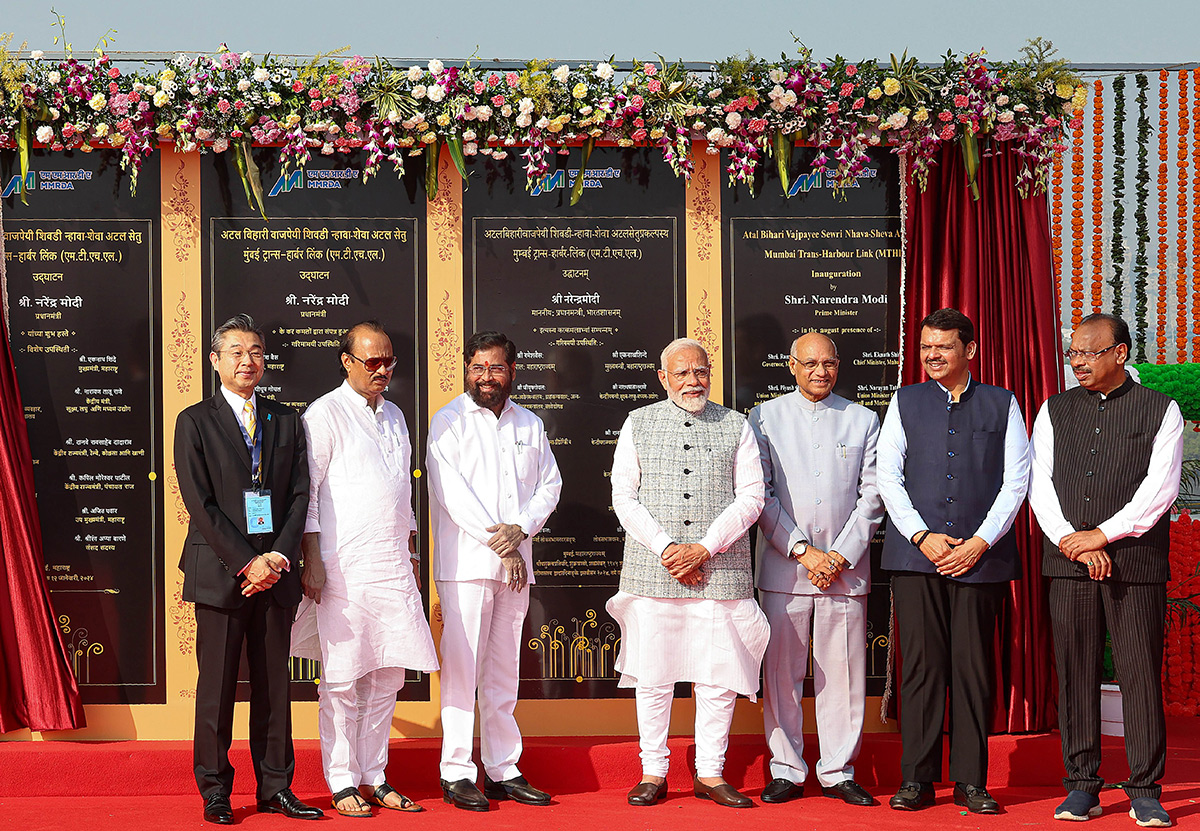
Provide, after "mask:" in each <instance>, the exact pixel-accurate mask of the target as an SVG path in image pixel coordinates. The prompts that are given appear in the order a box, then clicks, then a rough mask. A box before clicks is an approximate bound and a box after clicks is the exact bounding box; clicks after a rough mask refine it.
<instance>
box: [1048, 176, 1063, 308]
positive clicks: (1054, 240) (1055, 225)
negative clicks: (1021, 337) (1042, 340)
mask: <svg viewBox="0 0 1200 831" xmlns="http://www.w3.org/2000/svg"><path fill="white" fill-rule="evenodd" d="M1062 228H1063V160H1062V153H1055V154H1054V162H1053V165H1052V167H1051V172H1050V256H1051V257H1052V258H1053V260H1054V304H1055V305H1054V308H1056V309H1062V278H1063V257H1062Z"/></svg>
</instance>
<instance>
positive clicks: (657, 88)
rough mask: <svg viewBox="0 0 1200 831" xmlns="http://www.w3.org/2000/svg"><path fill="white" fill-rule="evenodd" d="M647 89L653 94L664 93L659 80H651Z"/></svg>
mask: <svg viewBox="0 0 1200 831" xmlns="http://www.w3.org/2000/svg"><path fill="white" fill-rule="evenodd" d="M646 89H648V90H650V91H651V92H662V83H661V82H660V81H657V80H651V81H650V82H649V83H648V84H646Z"/></svg>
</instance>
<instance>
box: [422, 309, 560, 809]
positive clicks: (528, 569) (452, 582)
mask: <svg viewBox="0 0 1200 831" xmlns="http://www.w3.org/2000/svg"><path fill="white" fill-rule="evenodd" d="M463 353H464V358H465V370H466V372H465V375H466V378H465V381H466V389H467V391H466V392H465V393H463V394H462V395H460V396H458V397H457V398H455V399H454V400H453V401H451V402H450V403H449V404H447V405H446V406H445V407H443V408H442V409H440V410H438V412H437V413H436V414H435V415H434V417H433V421H432V423H431V424H430V425H429V452H428V454H427V455H426V461H425V464H426V467H427V468H428V470H429V490H430V494H431V495H432V497H433V500H432V503H433V504H432V506H431V507H432V514H433V536H434V558H433V579H434V581H435V583H436V585H437V590H438V597H439V598H440V601H441V606H442V641H441V647H442V674H441V702H442V761H441V774H442V776H441V779H442V783H441V784H442V793H443V797H444V799H445V801H446V802H449V803H451V804H453V805H454V806H456V807H458V808H462V809H464V810H468V811H486V810H488V799H512V800H514V801H516V802H521V803H523V804H527V805H547V804H549V803H550V796H549V794H546V793H545V792H543V791H540V790H538V789H536V788H534V787H532V786H531V785H530V784H529V783H528V782H527V781H526V780H525V777H524V776H522V775H521V771H520V769H519V768H518V767H517V762H518V761H519V760H520V758H521V732H520V730H519V729H518V728H517V720H516V719H515V718H514V717H513V710H514V708H515V707H516V704H517V685H518V669H519V661H520V650H521V628H522V624H523V623H524V620H525V614H526V612H527V611H528V609H529V584H530V583H532V582H533V539H532V538H533V536H534V535H535V534H537V532H538V531H540V530H541V529H542V526H544V525H545V524H546V520H547V519H549V518H550V514H551V513H552V512H553V511H554V508H555V506H557V505H558V496H559V493H560V492H561V491H562V477H561V476H560V475H559V472H558V464H557V463H556V462H555V460H554V454H553V453H552V452H551V451H550V442H549V440H548V439H547V437H546V430H545V427H544V425H543V424H542V420H541V419H540V418H538V417H537V416H536V415H534V414H533V413H531V412H529V410H526V409H525V408H524V407H522V406H520V405H519V404H516V403H514V402H513V401H512V400H510V398H509V395H510V394H511V392H512V383H513V377H514V375H515V372H516V357H517V349H516V346H515V345H514V344H513V342H512V341H511V340H509V339H508V337H507V336H505V335H504V334H503V333H500V332H479V333H477V334H474V335H472V336H471V337H470V339H468V341H467V344H466V348H465V349H464V350H463ZM477 689H478V695H479V728H480V730H479V732H480V756H481V760H482V762H483V769H484V776H485V778H484V792H483V793H480V792H479V789H478V788H477V787H476V784H475V780H476V778H477V776H478V770H477V768H476V767H475V763H474V762H473V761H472V759H471V749H472V744H473V735H474V730H475V696H476V690H477Z"/></svg>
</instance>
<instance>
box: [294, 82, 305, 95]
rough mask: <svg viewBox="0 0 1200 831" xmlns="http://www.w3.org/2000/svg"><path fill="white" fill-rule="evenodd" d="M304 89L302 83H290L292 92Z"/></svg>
mask: <svg viewBox="0 0 1200 831" xmlns="http://www.w3.org/2000/svg"><path fill="white" fill-rule="evenodd" d="M302 89H304V82H303V81H292V92H299V91H300V90H302Z"/></svg>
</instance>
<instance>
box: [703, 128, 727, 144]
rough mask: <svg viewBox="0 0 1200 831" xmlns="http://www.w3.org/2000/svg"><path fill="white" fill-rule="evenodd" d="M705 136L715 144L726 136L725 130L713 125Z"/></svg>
mask: <svg viewBox="0 0 1200 831" xmlns="http://www.w3.org/2000/svg"><path fill="white" fill-rule="evenodd" d="M705 138H707V139H708V140H709V141H711V142H712V143H713V144H717V143H719V142H720V141H721V139H723V138H725V131H724V130H722V129H721V128H720V127H713V128H712V129H711V130H709V131H708V135H706V136H705Z"/></svg>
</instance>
